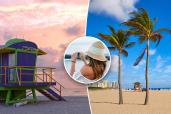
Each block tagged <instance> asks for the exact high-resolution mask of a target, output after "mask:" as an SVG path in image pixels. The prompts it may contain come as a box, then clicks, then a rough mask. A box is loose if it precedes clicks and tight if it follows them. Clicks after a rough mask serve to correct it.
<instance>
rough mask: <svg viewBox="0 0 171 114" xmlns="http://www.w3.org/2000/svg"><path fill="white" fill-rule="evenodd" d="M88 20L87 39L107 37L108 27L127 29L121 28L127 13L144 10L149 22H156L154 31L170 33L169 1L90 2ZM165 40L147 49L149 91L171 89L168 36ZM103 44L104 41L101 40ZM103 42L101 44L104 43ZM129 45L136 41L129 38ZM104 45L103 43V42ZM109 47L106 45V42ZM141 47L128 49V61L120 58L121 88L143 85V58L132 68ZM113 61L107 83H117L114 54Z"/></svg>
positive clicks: (109, 0)
mask: <svg viewBox="0 0 171 114" xmlns="http://www.w3.org/2000/svg"><path fill="white" fill-rule="evenodd" d="M90 1H91V2H90V4H89V13H88V20H87V31H86V35H90V36H94V37H98V38H99V36H98V33H99V32H102V33H105V34H110V31H109V30H108V28H107V25H112V26H113V27H114V28H115V29H118V28H123V29H125V28H126V27H125V26H123V25H120V23H122V22H123V21H125V20H127V19H129V14H128V13H129V12H130V11H133V10H137V8H140V7H143V8H145V9H146V10H147V11H148V12H149V15H150V17H151V18H155V17H157V18H158V23H157V25H156V28H159V27H167V28H170V29H171V22H170V21H171V15H170V4H171V2H170V0H165V1H163V0H157V1H156V0H148V1H146V0H108V2H106V0H90ZM163 36H164V38H163V39H162V41H161V42H160V45H159V46H158V47H157V48H154V47H155V46H154V44H151V45H150V66H149V79H150V87H171V52H170V49H171V35H169V34H167V33H166V34H165V33H164V34H163ZM99 39H101V38H99ZM101 40H103V39H101ZM103 41H104V40H103ZM130 41H137V38H136V37H131V38H130ZM104 42H105V41H104ZM105 43H106V44H107V45H109V44H108V43H107V42H105ZM144 47H145V45H144V44H141V45H140V44H138V43H137V45H136V46H135V47H133V48H131V49H129V50H128V52H129V57H128V58H125V57H122V70H123V72H122V75H123V77H122V78H123V83H124V87H133V82H135V81H139V82H141V83H142V84H143V85H144V84H145V73H144V71H145V58H144V60H142V61H141V63H140V64H139V65H138V66H136V67H134V66H133V64H134V62H135V60H136V58H137V57H138V55H139V54H140V53H141V52H142V51H143V48H144ZM112 54H113V57H112V58H113V61H112V66H111V70H110V72H109V73H108V75H107V77H106V79H107V80H112V81H116V80H117V59H118V56H117V52H112Z"/></svg>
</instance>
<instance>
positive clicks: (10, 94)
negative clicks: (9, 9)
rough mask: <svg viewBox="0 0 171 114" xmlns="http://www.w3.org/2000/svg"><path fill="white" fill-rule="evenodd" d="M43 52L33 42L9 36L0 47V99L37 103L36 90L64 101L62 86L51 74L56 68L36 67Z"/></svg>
mask: <svg viewBox="0 0 171 114" xmlns="http://www.w3.org/2000/svg"><path fill="white" fill-rule="evenodd" d="M45 54H46V52H44V51H43V50H41V49H39V48H38V46H37V45H36V44H35V43H33V42H30V41H25V40H24V39H17V38H15V39H11V40H9V41H8V42H6V44H5V45H3V46H0V101H1V102H4V103H5V104H8V105H9V104H15V103H19V102H23V101H31V102H36V101H37V96H36V90H37V91H38V92H40V93H41V94H43V95H44V96H46V97H47V98H49V99H50V100H64V98H63V97H62V88H63V86H62V85H61V84H60V83H58V82H57V81H56V80H55V79H54V78H53V76H52V75H53V70H54V69H55V68H50V67H36V60H37V56H40V55H45ZM28 96H32V97H28ZM30 98H31V99H30Z"/></svg>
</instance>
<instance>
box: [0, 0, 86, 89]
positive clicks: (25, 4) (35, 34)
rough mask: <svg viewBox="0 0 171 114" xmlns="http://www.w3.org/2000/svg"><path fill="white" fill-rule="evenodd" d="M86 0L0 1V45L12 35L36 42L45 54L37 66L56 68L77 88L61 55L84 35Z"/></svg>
mask: <svg viewBox="0 0 171 114" xmlns="http://www.w3.org/2000/svg"><path fill="white" fill-rule="evenodd" d="M87 6H88V0H81V1H80V0H0V17H1V18H0V44H1V45H3V44H4V43H5V42H6V41H7V40H9V39H12V38H14V37H17V38H24V39H26V40H29V41H33V42H35V43H37V45H38V46H39V48H41V49H43V50H45V51H46V52H47V53H48V54H47V55H45V56H42V57H39V61H38V66H52V67H56V68H57V69H56V73H55V76H56V79H57V80H58V81H59V82H61V83H62V84H63V85H64V86H65V87H66V88H80V87H83V86H81V85H80V84H77V83H75V82H74V81H72V80H71V79H70V78H68V76H67V74H66V72H65V70H64V67H63V54H64V50H65V48H66V46H67V45H68V43H69V42H71V41H72V40H73V39H75V38H77V37H80V36H83V35H84V34H85V25H86V16H87V8H88V7H87Z"/></svg>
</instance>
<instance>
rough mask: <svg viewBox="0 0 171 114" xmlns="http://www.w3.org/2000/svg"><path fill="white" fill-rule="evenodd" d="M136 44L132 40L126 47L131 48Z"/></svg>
mask: <svg viewBox="0 0 171 114" xmlns="http://www.w3.org/2000/svg"><path fill="white" fill-rule="evenodd" d="M134 45H135V42H130V43H128V44H126V45H125V46H124V47H125V48H130V47H132V46H134Z"/></svg>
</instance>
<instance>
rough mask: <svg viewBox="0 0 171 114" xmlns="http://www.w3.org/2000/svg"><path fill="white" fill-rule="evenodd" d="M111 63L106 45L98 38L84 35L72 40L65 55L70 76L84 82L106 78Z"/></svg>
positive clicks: (65, 64) (65, 63)
mask: <svg viewBox="0 0 171 114" xmlns="http://www.w3.org/2000/svg"><path fill="white" fill-rule="evenodd" d="M110 64H111V56H110V52H109V50H108V48H107V47H106V45H105V44H104V43H103V42H102V41H100V40H99V39H97V38H94V37H89V36H84V37H81V38H78V39H76V40H74V41H72V42H71V43H70V44H69V45H68V47H67V49H66V51H65V55H64V66H65V69H66V71H67V73H68V74H69V76H70V77H71V78H72V79H74V80H75V81H77V82H79V83H83V84H90V83H94V82H97V81H99V80H101V79H102V78H104V76H105V75H106V73H107V72H108V70H109V68H110Z"/></svg>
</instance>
